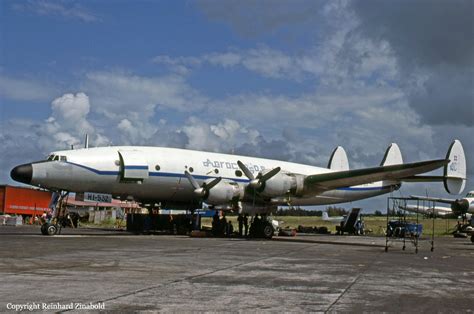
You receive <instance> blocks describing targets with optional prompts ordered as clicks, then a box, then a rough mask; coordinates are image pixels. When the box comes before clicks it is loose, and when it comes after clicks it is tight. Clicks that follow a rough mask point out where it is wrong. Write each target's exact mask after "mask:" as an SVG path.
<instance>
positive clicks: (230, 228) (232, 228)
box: [227, 220, 234, 237]
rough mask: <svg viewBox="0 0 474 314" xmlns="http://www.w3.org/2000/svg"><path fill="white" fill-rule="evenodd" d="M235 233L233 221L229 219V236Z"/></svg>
mask: <svg viewBox="0 0 474 314" xmlns="http://www.w3.org/2000/svg"><path fill="white" fill-rule="evenodd" d="M233 233H234V226H233V225H232V221H230V220H229V222H228V223H227V236H228V237H231V236H232V234H233Z"/></svg>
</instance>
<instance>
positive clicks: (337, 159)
mask: <svg viewBox="0 0 474 314" xmlns="http://www.w3.org/2000/svg"><path fill="white" fill-rule="evenodd" d="M328 169H331V170H336V171H341V170H349V160H348V159H347V154H346V151H345V150H344V148H343V147H342V146H338V147H336V149H335V150H334V151H333V152H332V154H331V157H330V158H329V163H328Z"/></svg>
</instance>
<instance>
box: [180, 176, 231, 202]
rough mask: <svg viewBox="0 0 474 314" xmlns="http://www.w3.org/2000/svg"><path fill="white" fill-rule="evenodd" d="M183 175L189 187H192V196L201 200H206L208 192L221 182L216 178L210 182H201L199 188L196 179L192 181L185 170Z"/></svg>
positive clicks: (191, 177)
mask: <svg viewBox="0 0 474 314" xmlns="http://www.w3.org/2000/svg"><path fill="white" fill-rule="evenodd" d="M184 174H185V176H186V177H187V178H188V180H189V182H190V183H191V185H192V186H193V187H194V194H196V196H198V197H200V198H202V199H206V198H207V197H208V196H209V191H210V190H211V189H212V188H213V187H215V186H216V185H217V184H219V182H221V180H222V178H221V177H218V178H215V179H213V180H212V181H210V182H203V184H202V185H201V186H199V184H198V183H197V181H196V179H194V177H193V176H192V175H191V174H190V173H189V172H188V171H187V170H186V171H184Z"/></svg>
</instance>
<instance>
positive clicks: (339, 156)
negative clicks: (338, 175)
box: [326, 146, 349, 215]
mask: <svg viewBox="0 0 474 314" xmlns="http://www.w3.org/2000/svg"><path fill="white" fill-rule="evenodd" d="M328 169H331V170H335V171H345V170H349V160H348V159H347V154H346V151H345V150H344V148H343V147H342V146H338V147H336V149H335V150H334V151H333V152H332V154H331V157H330V158H329V163H328ZM326 215H327V214H326Z"/></svg>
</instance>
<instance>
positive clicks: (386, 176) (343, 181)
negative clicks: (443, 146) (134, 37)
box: [304, 159, 449, 191]
mask: <svg viewBox="0 0 474 314" xmlns="http://www.w3.org/2000/svg"><path fill="white" fill-rule="evenodd" d="M447 163H449V159H436V160H429V161H421V162H415V163H408V164H399V165H390V166H380V167H374V168H365V169H356V170H346V171H337V172H329V173H322V174H315V175H309V176H307V177H306V178H305V181H304V186H305V190H307V191H324V190H332V189H336V188H342V187H348V186H354V185H360V184H365V183H371V182H377V181H383V180H395V181H398V180H399V179H401V178H406V177H411V176H414V175H416V174H420V173H425V172H429V171H432V170H435V169H438V168H440V167H442V166H444V165H446V164H447Z"/></svg>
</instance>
